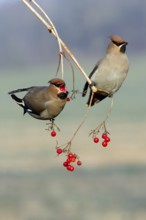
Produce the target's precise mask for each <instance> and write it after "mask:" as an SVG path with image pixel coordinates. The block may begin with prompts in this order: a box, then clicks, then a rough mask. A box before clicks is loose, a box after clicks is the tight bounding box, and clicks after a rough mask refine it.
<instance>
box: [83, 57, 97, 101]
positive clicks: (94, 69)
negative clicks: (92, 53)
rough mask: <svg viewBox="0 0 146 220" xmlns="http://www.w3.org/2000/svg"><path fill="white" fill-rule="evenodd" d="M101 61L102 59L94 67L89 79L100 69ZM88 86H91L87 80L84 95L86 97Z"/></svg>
mask: <svg viewBox="0 0 146 220" xmlns="http://www.w3.org/2000/svg"><path fill="white" fill-rule="evenodd" d="M100 62H101V60H100V61H98V63H97V64H96V65H95V67H94V68H93V70H92V72H91V73H90V74H89V79H91V77H92V76H93V74H94V73H95V71H96V70H97V69H98V67H99V64H100ZM88 87H89V83H88V82H86V83H85V85H84V88H83V92H82V97H84V96H85V95H86V94H87V90H88Z"/></svg>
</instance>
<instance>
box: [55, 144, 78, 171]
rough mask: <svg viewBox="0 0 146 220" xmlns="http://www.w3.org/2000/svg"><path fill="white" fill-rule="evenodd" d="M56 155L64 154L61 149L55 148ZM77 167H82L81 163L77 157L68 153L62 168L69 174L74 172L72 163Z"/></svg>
mask: <svg viewBox="0 0 146 220" xmlns="http://www.w3.org/2000/svg"><path fill="white" fill-rule="evenodd" d="M56 153H57V154H58V155H60V154H62V153H64V151H63V149H62V148H56ZM75 162H76V164H77V165H78V166H81V165H82V162H81V161H80V160H79V159H78V156H77V155H76V154H74V153H71V152H69V153H68V154H67V157H66V160H65V161H64V162H63V166H64V167H65V168H66V169H67V170H68V171H70V172H73V171H74V170H75V167H74V166H73V165H72V164H73V163H75Z"/></svg>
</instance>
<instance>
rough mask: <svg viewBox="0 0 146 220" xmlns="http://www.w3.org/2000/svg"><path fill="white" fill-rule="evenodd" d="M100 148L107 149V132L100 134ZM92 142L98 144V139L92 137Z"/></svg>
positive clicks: (108, 139)
mask: <svg viewBox="0 0 146 220" xmlns="http://www.w3.org/2000/svg"><path fill="white" fill-rule="evenodd" d="M102 139H103V140H102V146H103V147H107V146H108V143H109V142H110V137H109V136H108V132H104V133H103V134H102ZM93 141H94V143H98V142H99V138H98V137H96V136H95V137H93Z"/></svg>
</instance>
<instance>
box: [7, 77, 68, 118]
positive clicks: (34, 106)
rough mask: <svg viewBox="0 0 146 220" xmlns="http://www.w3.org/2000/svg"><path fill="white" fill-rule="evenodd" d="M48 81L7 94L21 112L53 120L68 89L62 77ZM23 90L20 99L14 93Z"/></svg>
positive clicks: (58, 112)
mask: <svg viewBox="0 0 146 220" xmlns="http://www.w3.org/2000/svg"><path fill="white" fill-rule="evenodd" d="M49 83H50V85H49V86H32V87H29V88H23V89H17V90H14V91H11V92H9V93H8V94H9V95H11V97H12V99H14V100H15V101H16V102H17V104H18V105H19V106H21V107H22V108H23V114H25V113H28V114H29V115H30V116H32V117H34V118H36V119H40V120H50V121H53V120H54V118H55V117H57V116H58V115H59V114H60V113H61V111H62V110H63V108H64V106H65V104H66V98H67V96H68V91H67V88H66V84H65V82H64V80H62V79H58V78H55V79H51V80H50V81H49ZM25 91H26V92H27V93H26V95H25V96H24V97H23V98H22V99H21V98H18V97H17V96H16V95H15V93H18V92H25Z"/></svg>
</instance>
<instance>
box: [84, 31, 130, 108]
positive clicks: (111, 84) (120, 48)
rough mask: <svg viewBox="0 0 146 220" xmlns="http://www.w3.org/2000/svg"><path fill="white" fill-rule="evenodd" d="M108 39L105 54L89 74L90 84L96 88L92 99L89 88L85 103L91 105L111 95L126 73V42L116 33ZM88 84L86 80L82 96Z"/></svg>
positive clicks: (127, 66) (127, 64)
mask: <svg viewBox="0 0 146 220" xmlns="http://www.w3.org/2000/svg"><path fill="white" fill-rule="evenodd" d="M110 40H111V42H110V43H109V45H108V47H107V51H106V54H105V56H104V57H103V58H102V59H101V60H100V61H99V62H98V63H97V64H96V65H95V67H94V69H93V70H92V72H91V73H90V75H89V78H90V79H91V81H92V85H95V86H96V88H97V92H95V93H94V95H93V98H92V100H91V95H92V91H91V89H90V95H89V98H88V101H87V104H88V105H89V104H91V106H93V105H94V104H95V103H98V102H100V101H102V100H103V99H104V98H106V97H111V96H113V94H114V93H115V92H117V91H118V90H119V88H120V87H121V85H122V83H123V81H124V80H125V78H126V75H127V73H128V69H129V63H128V58H127V55H126V54H125V52H126V45H127V44H128V43H127V42H126V41H125V40H123V39H122V38H121V37H119V36H116V35H112V36H110ZM88 85H89V84H88V82H86V83H85V86H84V88H83V92H82V96H83V97H84V96H85V95H86V93H87V90H88Z"/></svg>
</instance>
